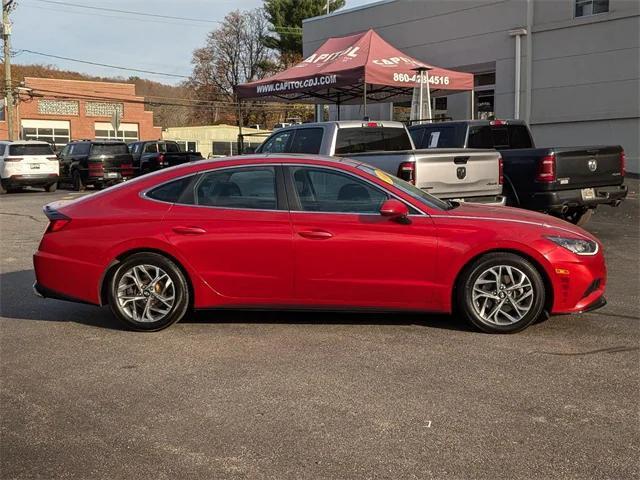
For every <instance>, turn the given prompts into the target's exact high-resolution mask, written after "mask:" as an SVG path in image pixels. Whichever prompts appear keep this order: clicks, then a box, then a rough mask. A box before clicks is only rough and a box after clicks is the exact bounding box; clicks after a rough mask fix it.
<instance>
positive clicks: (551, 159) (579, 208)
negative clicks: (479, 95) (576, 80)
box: [409, 120, 627, 225]
mask: <svg viewBox="0 0 640 480" xmlns="http://www.w3.org/2000/svg"><path fill="white" fill-rule="evenodd" d="M409 131H410V133H411V136H412V137H413V141H414V143H415V144H416V148H495V149H496V150H498V151H499V152H500V154H501V156H502V160H503V165H504V178H505V185H504V187H505V188H504V194H505V195H506V197H507V204H508V205H511V206H516V207H521V208H527V209H530V210H538V211H541V212H546V213H550V214H552V215H555V216H558V217H560V218H563V219H565V220H567V221H570V222H572V223H575V224H577V225H584V224H586V223H587V222H588V221H589V218H591V215H592V214H593V212H594V210H595V209H596V207H597V206H598V205H602V204H606V205H612V206H618V205H619V204H620V202H621V201H622V200H623V199H624V198H625V197H626V196H627V187H626V186H625V185H624V174H625V166H624V162H625V157H624V150H623V149H622V147H621V146H619V145H615V146H589V147H545V148H536V147H535V145H534V143H533V138H532V136H531V132H530V131H529V127H528V126H527V124H526V123H525V122H523V121H521V120H493V121H488V120H465V121H450V122H441V123H427V124H421V125H413V126H411V127H409Z"/></svg>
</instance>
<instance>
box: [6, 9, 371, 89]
mask: <svg viewBox="0 0 640 480" xmlns="http://www.w3.org/2000/svg"><path fill="white" fill-rule="evenodd" d="M55 1H59V2H62V3H74V4H77V5H86V6H98V7H103V8H112V9H121V10H128V11H136V12H148V13H153V14H156V15H166V16H169V17H172V18H175V17H184V18H189V19H201V20H204V21H201V22H197V21H190V20H177V19H164V18H151V17H144V16H138V15H128V14H122V13H115V12H105V11H97V10H95V11H94V10H89V9H84V8H79V7H72V6H68V5H61V4H59V3H55ZM55 1H54V2H53V3H51V2H47V1H45V0H16V2H17V7H16V9H15V10H14V11H13V12H12V14H11V22H12V24H13V28H12V37H11V39H12V51H13V52H14V58H13V63H14V64H32V63H38V64H46V65H55V66H57V67H59V68H60V69H63V70H74V71H79V72H83V73H88V74H91V75H98V76H105V77H114V76H115V77H118V76H120V77H125V78H126V77H128V76H130V75H138V76H140V77H143V78H148V79H151V80H156V81H160V82H163V83H168V84H176V83H179V82H180V81H181V80H183V79H182V78H179V77H169V76H162V75H152V74H142V73H135V72H125V71H119V70H114V69H110V68H105V67H99V66H93V65H84V64H80V63H76V62H71V61H67V60H61V59H54V58H48V57H44V56H40V55H37V54H34V53H30V52H25V51H24V50H31V51H35V52H41V53H46V54H50V55H56V56H59V57H67V58H74V59H80V60H87V61H92V62H97V63H103V64H109V65H117V66H124V67H130V68H137V69H142V70H149V71H154V72H162V73H170V74H173V75H183V76H188V75H189V73H190V71H191V65H190V62H191V52H192V51H193V50H194V49H196V48H199V47H201V46H203V45H204V43H205V38H206V36H207V33H208V32H210V31H211V30H212V29H214V28H215V27H216V23H215V22H216V21H218V22H219V21H221V20H222V19H223V18H224V16H225V15H226V14H227V13H229V12H230V11H232V10H236V9H240V10H249V9H253V8H257V7H260V6H261V5H262V0H102V1H100V0H55ZM372 1H373V0H347V2H346V7H344V8H351V7H355V6H360V5H364V4H366V3H371V2H372Z"/></svg>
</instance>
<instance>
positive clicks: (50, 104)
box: [38, 99, 79, 116]
mask: <svg viewBox="0 0 640 480" xmlns="http://www.w3.org/2000/svg"><path fill="white" fill-rule="evenodd" d="M78 112H79V108H78V102H76V101H73V100H46V99H43V100H38V113H40V114H42V115H74V116H77V115H78Z"/></svg>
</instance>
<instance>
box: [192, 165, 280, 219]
mask: <svg viewBox="0 0 640 480" xmlns="http://www.w3.org/2000/svg"><path fill="white" fill-rule="evenodd" d="M195 200H196V203H197V204H198V205H205V206H210V207H224V208H241V209H255V210H276V209H277V203H278V202H277V196H276V172H275V168H274V167H244V168H229V169H224V170H218V171H215V170H214V171H211V172H207V173H205V174H204V175H203V176H202V179H201V180H200V181H199V182H198V185H197V186H196V189H195Z"/></svg>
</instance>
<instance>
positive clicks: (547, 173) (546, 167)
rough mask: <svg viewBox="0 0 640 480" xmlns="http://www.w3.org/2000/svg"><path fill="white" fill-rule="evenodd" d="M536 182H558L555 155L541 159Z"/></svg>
mask: <svg viewBox="0 0 640 480" xmlns="http://www.w3.org/2000/svg"><path fill="white" fill-rule="evenodd" d="M536 181H538V182H543V183H551V182H555V181H556V156H555V154H551V155H545V156H544V157H542V158H541V159H540V163H539V164H538V172H537V173H536Z"/></svg>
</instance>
